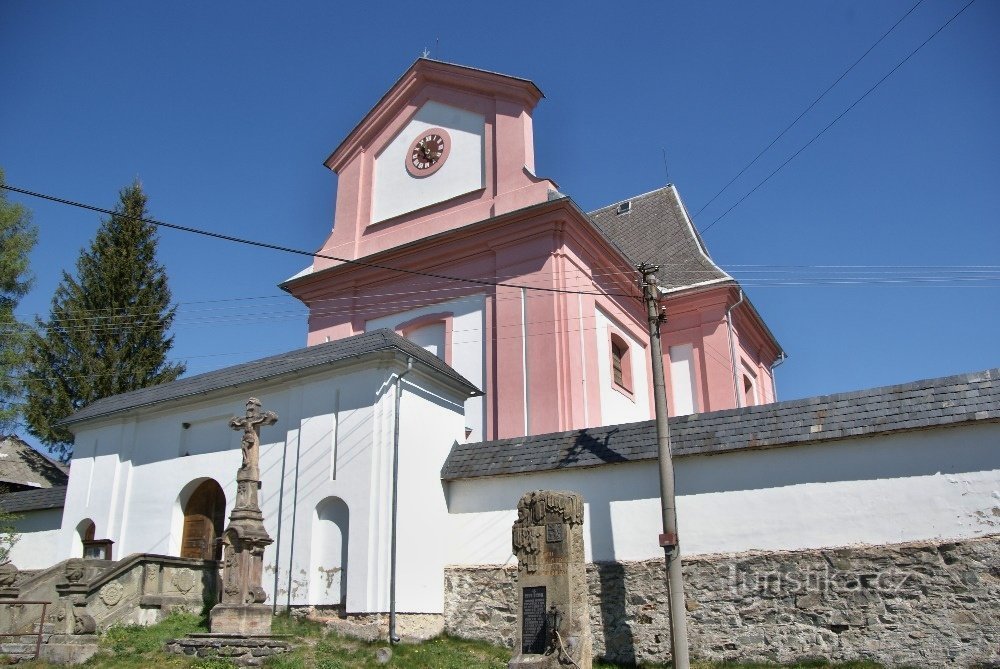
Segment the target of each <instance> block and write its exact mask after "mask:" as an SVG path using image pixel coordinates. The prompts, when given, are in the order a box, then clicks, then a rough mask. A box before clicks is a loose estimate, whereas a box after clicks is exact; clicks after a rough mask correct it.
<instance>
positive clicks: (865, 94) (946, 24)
mask: <svg viewBox="0 0 1000 669" xmlns="http://www.w3.org/2000/svg"><path fill="white" fill-rule="evenodd" d="M975 1H976V0H969V2H968V3H966V4H965V6H963V7H962V8H961V9H960V10H958V11H957V12H956V13H955V14H953V15H952V17H951V18H950V19H948V20H947V21H945V22H944V23H943V24H942V25H941V27H939V28H938V29H937V30H935V31H934V32H933V33H932V34H931V36H930V37H928V38H927V39H925V40H924V41H923V42H921V43H920V45H919V46H918V47H917V48H915V49H914V50H913V51H911V52H910V53H909V54H907V56H906V57H905V58H903V59H902V60H901V61H899V62H898V63H896V65H895V66H894V67H893V68H892V69H891V70H889V71H888V72H887V73H886V74H885V75H884V76H883V77H882V78H881V79H879V80H878V81H876V82H875V84H874V85H872V87H871V88H869V89H868V90H867V91H865V92H864V93H862V94H861V97H859V98H858V99H856V100H855V101H854V102H852V103H851V104H850V106H848V107H847V109H845V110H844V111H842V112H840V114H838V115H837V116H836V118H834V119H833V120H832V121H830V123H828V124H827V125H826V126H825V127H824V128H823V129H822V130H820V131H819V132H818V133H816V134H815V135H813V137H812V139H810V140H809V141H808V142H806V143H805V144H803V145H802V147H801V148H799V150H798V151H796V152H795V153H793V154H792V155H791V156H789V157H788V158H786V159H785V161H784V162H783V163H781V164H780V165H778V167H777V168H775V169H774V171H773V172H771V173H770V174H768V175H767V176H766V177H764V179H763V180H762V181H760V182H759V183H758V184H757V185H756V186H754V187H753V188H751V189H750V190H749V191H748V192H747V193H746V194H744V195H743V197H741V198H740V199H739V200H737V201H736V202H735V203H734V204H733V205H732V206H731V207H729V209H726V210H725V211H724V212H722V214H720V215H719V216H718V217H716V218H715V219H714V220H713V221H712V222H711V223H709V224H708V225H706V226H705V227H704V228H702V229H701V230H700V231H699V232H700V233H701V234H705V233H706V232H708V231H709V230H710V229H712V227H714V226H715V224H716V223H718V222H719V221H721V220H722V219H723V218H725V217H726V216H727V215H728V214H729V212H731V211H732V210H733V209H735V208H736V207H738V206H739V205H740V204H742V203H743V202H744V201H746V199H747V198H748V197H750V196H751V195H753V194H754V193H755V192H757V190H758V189H759V188H760V187H761V186H763V185H764V184H766V183H767V182H768V181H770V180H771V177H773V176H774V175H775V174H777V173H778V172H780V171H781V170H782V169H783V168H784V167H785V166H786V165H788V163H790V162H792V161H793V160H795V158H796V157H798V156H799V154H801V153H802V152H803V151H805V150H806V149H807V148H809V147H810V146H811V145H812V143H813V142H815V141H816V140H817V139H819V138H820V137H822V136H823V134H824V133H825V132H826V131H827V130H829V129H830V128H832V127H833V126H834V125H835V124H836V123H837V122H838V121H839V120H840V119H842V118H844V116H845V115H847V113H848V112H850V111H851V110H852V109H854V107H856V106H857V105H858V103H860V102H861V101H862V100H864V99H865V98H866V97H868V96H869V95H870V94H871V93H872V92H873V91H874V90H875V89H876V88H878V87H879V86H881V85H882V82H884V81H885V80H886V79H888V78H889V77H891V76H892V75H893V74H894V73H895V72H896V70H898V69H899V68H900V67H902V66H903V65H904V64H905V63H906V62H907V61H908V60H910V58H912V57H913V56H914V55H916V53H917V52H918V51H920V50H921V49H923V48H924V47H925V46H926V45H927V44H928V43H929V42H930V41H931V40H932V39H934V38H935V37H937V36H938V34H940V33H941V31H942V30H944V29H945V28H947V27H948V26H949V25H951V23H952V21H954V20H955V19H957V18H958V17H959V16H961V15H962V14H963V13H964V12H965V10H967V9H968V8H969V7H971V6H972V4H973V3H974V2H975Z"/></svg>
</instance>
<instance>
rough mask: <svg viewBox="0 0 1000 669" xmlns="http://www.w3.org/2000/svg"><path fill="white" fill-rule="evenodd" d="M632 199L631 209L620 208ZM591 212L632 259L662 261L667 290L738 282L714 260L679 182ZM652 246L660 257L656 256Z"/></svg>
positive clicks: (664, 288)
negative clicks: (620, 210) (695, 223)
mask: <svg viewBox="0 0 1000 669" xmlns="http://www.w3.org/2000/svg"><path fill="white" fill-rule="evenodd" d="M626 202H628V203H629V207H628V210H627V211H625V212H622V213H619V211H618V208H619V206H620V205H622V204H624V203H626ZM587 216H588V217H589V218H590V220H592V221H593V222H594V224H595V225H596V226H597V227H598V228H599V229H600V230H601V231H602V232H604V233H605V234H606V235H607V236H608V237H609V238H611V240H612V241H614V243H615V244H616V245H617V246H618V247H619V248H620V249H621V250H622V252H623V253H624V254H625V256H626V257H627V258H628V259H629V260H631V261H632V262H634V263H638V262H643V261H651V262H654V263H655V264H658V265H660V271H659V272H658V273H657V277H658V278H659V279H660V286H661V288H662V289H663V290H664V292H668V293H670V292H678V291H681V290H689V289H692V288H698V287H700V286H705V285H709V284H716V283H724V282H727V281H733V282H735V280H734V279H733V277H732V276H730V275H729V273H728V272H726V271H725V270H723V269H722V268H721V267H719V265H718V264H716V262H715V261H714V260H712V257H711V256H710V255H709V253H708V248H707V247H706V246H705V243H704V241H703V240H702V239H701V236H700V235H699V234H698V231H697V230H696V229H695V227H694V223H693V222H692V221H691V218H690V216H688V213H687V209H686V208H685V206H684V202H683V200H681V196H680V193H679V192H678V190H677V187H676V186H675V185H674V184H667V185H666V186H663V187H661V188H656V189H654V190H651V191H649V192H646V193H642V194H640V195H634V196H632V197H628V198H624V199H621V200H618V201H617V202H614V203H613V204H610V205H607V206H604V207H601V208H599V209H595V210H593V211H590V212H588V213H587ZM651 252H654V253H655V256H656V257H653V258H651V257H650V253H651Z"/></svg>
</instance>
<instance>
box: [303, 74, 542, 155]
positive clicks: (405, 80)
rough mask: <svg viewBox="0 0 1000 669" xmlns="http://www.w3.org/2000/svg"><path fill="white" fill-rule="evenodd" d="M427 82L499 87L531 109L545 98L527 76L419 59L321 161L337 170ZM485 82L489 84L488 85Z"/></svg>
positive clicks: (485, 89) (474, 87)
mask: <svg viewBox="0 0 1000 669" xmlns="http://www.w3.org/2000/svg"><path fill="white" fill-rule="evenodd" d="M426 83H451V84H453V85H458V86H460V87H463V88H466V89H468V90H473V91H476V90H481V92H484V93H491V94H496V93H497V91H498V89H499V91H500V92H501V94H502V95H504V96H505V97H509V98H512V99H518V100H522V101H523V102H525V104H527V105H528V107H529V108H534V106H535V105H536V104H538V101H539V100H541V99H542V98H543V97H545V96H544V94H543V93H542V91H541V89H539V88H538V86H536V85H535V84H534V82H532V81H529V80H528V79H522V78H519V77H512V76H510V75H506V74H500V73H497V72H490V71H488V70H480V69H477V68H474V67H468V66H466V65H456V64H454V63H446V62H444V61H440V60H431V59H429V58H418V59H417V60H416V61H415V62H414V63H413V65H411V66H410V67H409V69H407V70H406V72H404V73H403V74H402V76H400V77H399V79H397V80H396V83H394V84H393V85H392V86H391V87H390V88H389V90H388V91H386V92H385V94H383V95H382V97H381V98H379V100H378V102H376V103H375V105H374V106H373V107H372V108H371V109H370V110H369V111H368V113H367V114H365V116H364V117H363V118H362V119H361V121H359V122H358V124H357V125H355V126H354V128H353V129H351V131H350V132H349V133H347V136H346V137H345V138H344V139H343V141H341V143H340V144H339V145H338V146H337V148H336V149H334V150H333V152H332V153H330V155H329V156H327V158H326V160H324V161H323V164H324V165H325V166H326V167H328V168H329V169H331V170H333V171H334V172H339V171H340V169H341V168H342V167H343V166H344V165H345V164H346V163H347V160H348V159H349V157H350V156H351V155H353V154H354V153H355V149H357V148H358V147H359V146H361V145H363V144H366V143H367V140H368V139H370V137H371V136H372V135H373V134H375V133H377V132H378V131H379V130H381V128H382V127H383V126H384V125H385V123H386V122H388V119H389V118H391V117H393V116H394V115H395V114H396V113H398V111H399V110H400V109H402V108H403V107H404V106H405V105H406V103H407V101H408V100H409V99H410V97H411V95H412V94H413V92H414V91H415V90H416V89H418V88H419V87H421V86H423V85H424V84H426ZM487 83H489V84H492V85H490V86H487V85H486V84H487Z"/></svg>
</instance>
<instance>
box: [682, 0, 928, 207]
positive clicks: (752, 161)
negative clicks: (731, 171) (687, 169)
mask: <svg viewBox="0 0 1000 669" xmlns="http://www.w3.org/2000/svg"><path fill="white" fill-rule="evenodd" d="M923 1H924V0H917V3H916V4H915V5H913V6H912V7H910V9H909V10H907V12H906V13H905V14H903V15H902V16H901V17H899V19H898V20H897V21H896V22H895V23H893V24H892V27H891V28H889V29H888V30H886V31H885V32H884V33H882V36H881V37H879V38H878V39H877V40H875V43H874V44H872V45H871V46H870V47H868V49H867V50H866V51H865V52H864V53H863V54H861V57H860V58H858V59H857V60H856V61H854V62H853V63H851V66H850V67H848V68H847V69H846V70H844V71H843V72H841V73H840V76H839V77H837V78H836V79H834V80H833V83H832V84H830V85H829V86H827V88H826V90H824V91H823V92H822V93H820V94H819V96H817V97H816V99H815V100H813V101H812V102H811V103H809V106H807V107H806V108H805V109H803V110H802V111H801V112H799V115H798V116H796V117H795V120H793V121H792V122H791V123H789V124H788V125H787V126H785V128H784V130H782V131H781V132H779V133H778V134H777V135H775V137H774V139H772V140H771V141H770V143H768V145H767V146H765V147H764V148H763V149H761V150H760V152H758V153H757V155H756V156H754V157H753V160H751V161H750V162H749V163H747V164H746V165H744V166H743V169H741V170H740V171H739V172H737V173H736V176H734V177H733V178H732V179H730V180H729V181H728V182H727V183H726V185H725V186H723V187H722V188H721V189H719V192H718V193H716V194H715V195H713V196H712V197H711V198H710V199H709V200H708V202H706V203H705V204H703V205H702V206H701V208H700V209H698V211H696V212H694V216H693V217H692V218H695V217H697V216H698V215H699V214H700V213H701V212H703V211H705V209H706V208H707V207H708V206H709V205H710V204H712V203H713V202H715V200H716V199H717V198H718V197H719V196H720V195H722V194H723V193H724V192H725V191H726V190H727V189H728V188H729V187H730V186H732V185H733V183H735V182H736V180H737V179H739V178H740V177H741V176H743V174H744V173H745V172H746V171H747V170H748V169H750V168H751V167H753V166H754V165H755V164H756V163H757V161H758V160H760V158H761V156H763V155H764V154H765V153H767V151H768V150H769V149H770V148H771V147H772V146H774V145H775V144H776V143H777V142H778V140H779V139H781V138H782V137H784V136H785V134H786V133H787V132H788V131H789V130H791V129H792V128H793V127H795V125H796V124H797V123H798V122H799V121H801V120H802V117H803V116H805V115H806V114H808V113H809V112H810V111H811V110H812V108H813V107H815V106H816V105H817V104H818V103H819V101H820V100H822V99H823V98H824V97H826V94H827V93H829V92H830V91H832V90H833V89H834V87H835V86H836V85H837V84H839V83H840V82H841V81H843V79H844V77H846V76H847V75H848V74H850V73H851V71H852V70H853V69H854V68H855V67H857V66H858V64H859V63H861V61H863V60H864V59H865V57H866V56H867V55H868V54H870V53H871V52H872V50H874V49H875V47H877V46H878V45H879V44H881V43H882V40H884V39H885V38H886V37H888V36H889V35H890V34H891V33H892V32H893V31H894V30H895V29H896V27H897V26H899V24H900V23H902V22H903V21H904V20H905V19H906V17H908V16H909V15H910V14H912V13H913V11H914V10H915V9H916V8H917V7H919V6H920V5H921V4H922V3H923Z"/></svg>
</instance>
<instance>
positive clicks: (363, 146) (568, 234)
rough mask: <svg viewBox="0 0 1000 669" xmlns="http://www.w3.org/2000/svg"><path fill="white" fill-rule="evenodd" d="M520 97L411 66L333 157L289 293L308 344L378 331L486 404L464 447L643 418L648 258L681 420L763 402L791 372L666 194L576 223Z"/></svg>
mask: <svg viewBox="0 0 1000 669" xmlns="http://www.w3.org/2000/svg"><path fill="white" fill-rule="evenodd" d="M541 98H542V93H541V91H540V90H539V89H538V87H537V86H535V85H534V84H533V83H532V82H530V81H527V80H525V79H519V78H516V77H510V76H506V75H501V74H496V73H493V72H486V71H483V70H477V69H473V68H469V67H463V66H458V65H452V64H448V63H441V62H437V61H432V60H427V59H420V60H418V61H417V62H416V63H414V64H413V66H411V67H410V68H409V70H407V72H406V73H405V74H404V75H403V76H402V77H401V78H400V79H399V80H398V81H397V82H396V83H395V84H394V85H393V86H392V87H391V88H390V89H389V91H388V92H387V93H386V94H385V95H384V96H383V97H382V99H381V100H379V102H378V103H377V104H376V105H375V107H374V108H373V109H372V110H371V111H370V112H368V114H367V115H366V116H365V117H364V118H363V119H362V121H361V122H360V123H359V124H358V125H357V126H356V127H355V128H354V129H353V130H352V131H351V132H350V133H348V135H347V137H346V138H345V139H344V141H343V142H342V143H341V144H340V146H339V147H337V148H336V150H334V152H333V153H332V154H331V155H330V156H329V157H328V158H327V160H326V163H325V164H326V165H327V167H329V168H330V169H331V170H333V171H334V172H336V173H337V175H338V187H337V203H336V212H335V217H334V225H333V227H332V230H331V232H330V235H329V237H328V238H327V240H326V241H325V243H324V244H323V246H322V248H321V249H320V250H319V251H318V252H317V256H316V258H315V261H314V263H313V264H312V265H311V266H310V267H308V268H306V269H305V270H303V271H302V272H300V273H299V274H297V275H296V276H294V277H292V278H291V279H289V280H288V281H286V282H285V283H284V284H282V288H284V289H285V290H287V291H289V292H290V293H292V294H293V295H295V296H296V297H297V298H299V299H300V300H302V301H303V302H304V303H305V304H306V305H307V306H308V307H309V312H310V313H309V335H308V343H309V344H316V343H319V342H323V341H329V340H333V339H340V338H344V337H349V336H352V335H355V334H360V333H362V332H366V331H369V330H372V329H376V328H382V327H388V328H392V329H394V330H396V331H397V332H399V333H400V334H402V335H404V336H406V337H407V338H409V339H411V340H412V341H414V342H417V343H419V344H420V345H421V346H423V347H425V348H427V349H428V350H430V351H432V352H434V353H435V354H437V355H438V356H439V357H441V358H442V359H443V360H445V362H447V363H448V364H450V365H452V366H453V367H454V368H455V369H456V370H457V371H458V372H460V373H461V374H463V375H464V376H465V377H466V378H467V379H469V380H470V381H472V382H473V383H475V384H477V385H478V386H479V387H480V388H482V389H483V390H484V392H485V396H484V397H481V398H480V397H476V398H470V399H469V400H468V401H467V403H466V416H467V424H468V429H467V432H468V437H469V439H471V440H475V441H478V440H485V439H497V438H505V437H515V436H522V435H525V434H540V433H545V432H555V431H561V430H568V429H575V428H581V427H589V426H595V425H609V424H615V423H623V422H631V421H637V420H645V419H647V418H649V417H651V415H652V408H651V404H652V392H651V387H650V381H649V378H648V377H649V375H648V372H647V370H648V368H649V360H648V348H649V347H648V337H647V335H646V334H645V331H646V326H645V321H644V312H643V309H642V304H641V302H640V301H639V299H638V296H639V294H640V293H639V291H638V289H637V287H636V285H635V281H636V277H637V273H636V271H635V263H636V262H638V261H640V260H644V259H645V258H646V257H647V256H648V254H649V253H651V252H653V253H654V256H655V257H654V258H653V262H656V263H658V264H660V265H661V266H662V267H663V269H662V270H661V280H662V283H663V297H664V308H665V309H666V312H667V315H668V322H667V324H666V325H665V326H664V331H663V332H664V334H665V337H666V340H665V344H666V353H665V355H666V358H667V359H666V360H665V363H666V366H667V369H668V371H669V374H670V379H669V380H668V382H669V394H670V403H671V407H672V408H673V409H674V413H694V412H700V411H712V410H716V409H724V408H732V407H735V406H743V405H746V404H751V403H753V404H756V403H763V402H769V401H773V400H774V384H773V376H772V372H771V366H772V365H773V364H774V363H775V361H776V360H780V359H781V358H782V357H783V353H781V349H780V347H779V346H778V344H777V342H776V341H775V339H774V337H773V336H772V335H771V333H770V332H769V331H768V329H767V327H766V326H765V325H764V323H763V320H762V319H761V318H760V316H759V315H758V314H757V312H756V311H755V310H754V309H753V307H752V306H751V305H750V303H749V301H748V300H747V299H746V296H745V295H744V294H743V292H742V290H741V289H740V288H739V286H738V285H737V284H736V282H735V281H734V280H733V279H732V277H730V276H729V275H728V274H726V273H725V272H724V271H723V270H722V269H721V268H719V267H718V266H717V265H716V264H715V263H714V262H713V261H712V260H711V258H710V256H709V255H708V251H707V249H706V248H705V246H704V244H703V242H702V240H701V239H700V237H699V236H698V235H697V232H696V231H695V229H694V227H693V225H692V224H691V221H690V219H689V217H688V216H687V212H686V211H685V210H684V206H683V204H682V203H681V200H680V197H679V195H678V194H677V191H676V189H675V188H674V187H673V186H667V187H665V188H663V189H660V190H657V191H654V192H652V193H647V194H645V195H642V196H638V197H635V198H632V199H630V200H625V201H623V202H620V203H616V204H614V205H612V206H610V207H607V208H604V209H601V210H598V211H596V212H592V213H591V214H587V213H585V212H584V211H582V210H581V209H580V208H579V207H578V206H577V205H576V204H575V203H574V202H573V201H572V199H570V198H568V197H566V196H564V195H563V194H561V193H559V192H558V190H557V187H556V185H555V183H554V182H552V181H551V180H548V179H545V178H540V177H538V176H536V175H535V165H534V137H533V131H532V113H533V111H534V108H535V105H536V104H537V103H538V102H539V100H540V99H541Z"/></svg>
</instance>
